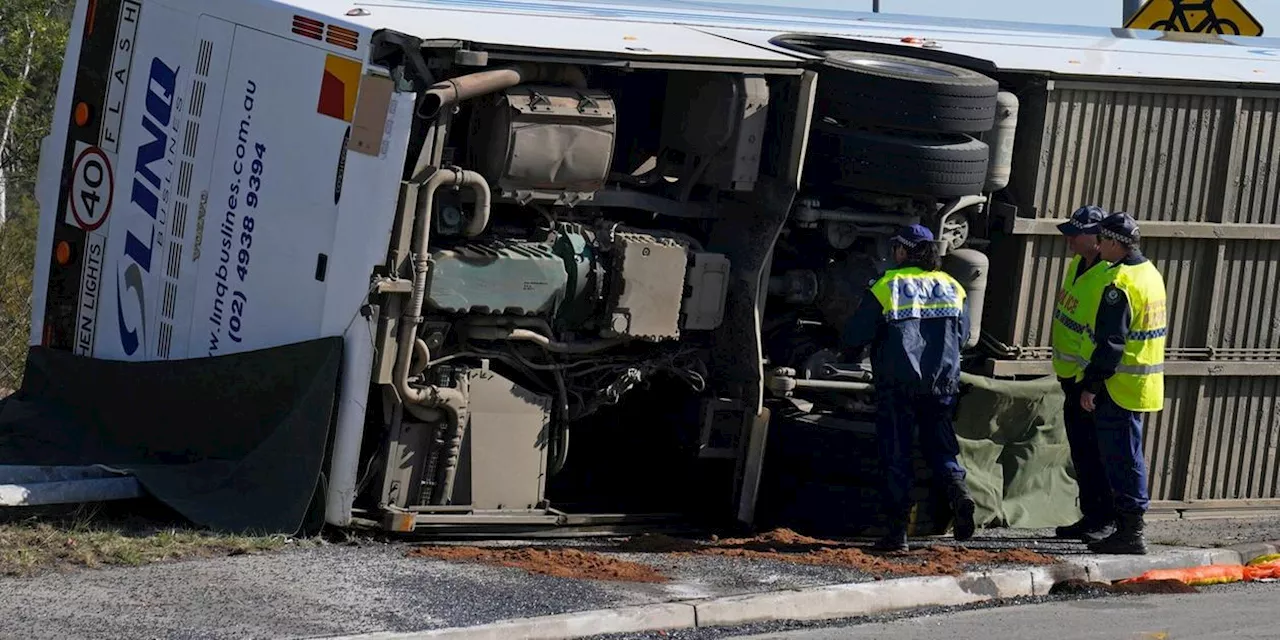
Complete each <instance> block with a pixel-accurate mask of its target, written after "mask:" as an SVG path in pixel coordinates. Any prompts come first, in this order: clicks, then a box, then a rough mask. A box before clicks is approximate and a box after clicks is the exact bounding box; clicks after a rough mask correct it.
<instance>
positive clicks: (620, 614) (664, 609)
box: [325, 542, 1280, 640]
mask: <svg viewBox="0 0 1280 640" xmlns="http://www.w3.org/2000/svg"><path fill="white" fill-rule="evenodd" d="M1278 549H1280V542H1273V543H1263V544H1246V545H1238V546H1235V547H1228V548H1223V549H1177V550H1172V551H1165V552H1161V553H1158V554H1152V555H1147V556H1110V557H1105V558H1089V559H1079V560H1077V559H1070V558H1068V559H1066V560H1065V561H1064V563H1063V564H1059V565H1054V566H1049V567H1035V568H1030V569H1008V570H1001V571H983V572H974V573H967V574H963V575H960V576H943V577H928V578H901V579H892V580H881V581H877V582H866V583H856V584H839V585H831V586H824V587H811V588H805V589H790V590H785V591H771V592H766V593H757V594H748V595H738V596H726V597H720V598H708V599H703V600H689V601H683V602H672V603H663V604H651V605H637V606H628V607H621V608H617V609H601V610H596V611H582V612H578V613H568V614H562V615H554V616H543V617H537V618H527V619H521V620H507V621H502V622H495V623H492V624H485V625H478V626H472V627H456V628H448V629H434V630H430V631H419V632H409V633H373V634H362V635H351V636H341V637H334V638H326V639H325V640H428V639H430V640H442V639H448V640H499V639H501V640H507V639H517V638H518V639H521V640H563V639H569V638H581V637H584V636H594V635H605V634H613V633H642V632H648V631H674V630H678V629H693V628H702V627H730V626H735V625H742V624H750V623H757V622H773V621H783V620H800V621H819V620H839V619H843V618H857V617H861V616H869V615H876V614H882V613H890V612H894V611H903V610H908V609H917V608H922V607H939V606H942V607H945V606H956V605H964V604H973V603H976V602H982V601H986V600H992V599H1007V598H1017V597H1025V596H1042V595H1047V594H1048V593H1049V590H1050V589H1052V588H1053V585H1055V584H1057V583H1059V582H1062V581H1065V580H1071V579H1079V580H1089V581H1098V582H1112V581H1115V580H1123V579H1126V578H1134V577H1137V576H1140V575H1142V574H1143V573H1145V572H1147V571H1149V570H1151V569H1180V568H1188V567H1198V566H1204V565H1212V564H1241V563H1248V562H1249V561H1251V560H1253V559H1254V558H1257V557H1260V556H1263V555H1267V554H1271V553H1277V552H1280V551H1277V550H1278Z"/></svg>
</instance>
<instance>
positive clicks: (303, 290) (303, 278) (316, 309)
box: [188, 26, 368, 357]
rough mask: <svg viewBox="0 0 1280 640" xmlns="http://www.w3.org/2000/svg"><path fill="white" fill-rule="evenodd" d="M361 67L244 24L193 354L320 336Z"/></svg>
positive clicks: (216, 172)
mask: <svg viewBox="0 0 1280 640" xmlns="http://www.w3.org/2000/svg"><path fill="white" fill-rule="evenodd" d="M362 70H363V64H362V63H361V61H359V60H357V59H354V58H349V57H346V56H341V55H337V54H332V53H327V52H325V51H324V50H322V49H320V48H318V47H313V46H310V45H307V44H303V43H299V42H296V41H292V40H289V39H286V38H283V37H279V36H275V35H271V34H268V33H265V32H262V31H257V30H254V29H250V28H248V27H245V26H237V27H236V31H235V37H234V45H233V48H232V51H231V58H230V64H229V67H228V71H227V76H226V90H225V94H224V96H223V100H222V108H221V109H222V111H221V117H220V122H219V124H218V127H217V139H216V142H215V143H214V144H215V150H214V153H213V158H212V162H211V164H210V165H209V166H207V167H202V169H203V170H204V171H207V172H210V173H211V175H212V179H211V181H210V183H209V188H208V194H209V195H208V202H207V206H205V210H204V211H203V213H202V214H201V216H200V219H199V222H198V223H197V231H196V235H197V237H199V238H200V243H199V263H198V273H199V282H198V284H197V285H196V287H195V302H194V312H193V314H192V319H191V334H190V339H189V344H188V356H189V357H202V356H217V355H223V354H228V353H236V352H240V351H248V350H253V349H261V348H266V347H272V346H277V345H281V344H287V343H291V342H298V341H302V340H309V339H314V338H318V337H320V336H321V322H322V318H323V315H324V301H325V297H326V294H327V293H328V288H329V287H330V286H331V285H330V283H329V278H328V269H329V265H328V260H329V256H331V255H333V253H334V243H335V237H334V236H335V231H336V228H337V217H338V203H339V201H340V196H341V191H342V181H343V165H344V162H345V159H346V157H347V153H348V146H349V142H350V131H351V122H352V120H353V117H354V115H353V114H354V110H355V103H356V96H357V93H358V88H359V82H360V75H361V72H362ZM354 241H357V238H339V239H338V242H343V243H348V242H354ZM367 276H368V274H367V273H366V274H364V277H366V278H367ZM367 286H368V285H367V284H366V285H364V286H363V287H362V288H367Z"/></svg>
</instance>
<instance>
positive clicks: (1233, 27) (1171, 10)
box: [1124, 0, 1262, 36]
mask: <svg viewBox="0 0 1280 640" xmlns="http://www.w3.org/2000/svg"><path fill="white" fill-rule="evenodd" d="M1124 28H1126V29H1152V30H1155V31H1181V32H1183V33H1215V34H1219V35H1229V36H1260V35H1262V23H1261V22H1258V19H1257V18H1255V17H1253V14H1251V13H1249V10H1248V9H1246V8H1244V5H1243V4H1241V3H1240V0H1149V1H1148V2H1147V3H1146V4H1144V5H1142V8H1141V9H1138V11H1137V12H1136V13H1134V14H1133V15H1132V16H1130V17H1129V20H1128V21H1127V22H1125V24H1124Z"/></svg>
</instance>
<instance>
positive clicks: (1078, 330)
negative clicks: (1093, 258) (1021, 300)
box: [1050, 256, 1114, 378]
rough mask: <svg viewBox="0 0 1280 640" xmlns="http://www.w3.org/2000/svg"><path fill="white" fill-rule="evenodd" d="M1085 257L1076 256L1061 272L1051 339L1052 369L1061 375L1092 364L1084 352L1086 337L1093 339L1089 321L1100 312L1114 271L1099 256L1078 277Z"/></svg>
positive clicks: (1070, 375) (1068, 375)
mask: <svg viewBox="0 0 1280 640" xmlns="http://www.w3.org/2000/svg"><path fill="white" fill-rule="evenodd" d="M1081 260H1082V258H1081V257H1080V256H1074V257H1073V258H1071V262H1070V264H1068V265H1067V272H1066V273H1065V274H1063V276H1062V286H1061V287H1060V288H1059V289H1058V301H1057V304H1056V306H1055V307H1054V310H1053V325H1052V328H1051V333H1050V339H1051V344H1052V345H1053V372H1054V373H1055V374H1056V375H1057V376H1058V377H1060V378H1074V377H1077V376H1079V375H1080V374H1081V373H1083V372H1084V368H1085V366H1086V365H1088V364H1089V360H1088V358H1086V357H1085V356H1084V355H1082V354H1083V352H1084V345H1083V343H1084V342H1085V341H1086V339H1092V337H1091V336H1090V337H1089V338H1086V336H1087V335H1088V333H1089V323H1090V322H1091V321H1092V320H1093V318H1094V317H1095V316H1097V314H1098V303H1099V301H1100V300H1101V298H1102V290H1103V289H1105V288H1106V286H1107V284H1109V283H1110V282H1111V277H1112V275H1114V274H1113V273H1112V272H1111V271H1110V269H1109V267H1110V266H1111V265H1110V264H1108V263H1107V262H1106V261H1105V260H1098V262H1096V263H1095V264H1094V265H1093V266H1092V267H1090V268H1089V270H1088V271H1085V272H1084V273H1082V274H1080V277H1079V278H1076V277H1075V276H1076V269H1078V268H1079V265H1080V262H1081Z"/></svg>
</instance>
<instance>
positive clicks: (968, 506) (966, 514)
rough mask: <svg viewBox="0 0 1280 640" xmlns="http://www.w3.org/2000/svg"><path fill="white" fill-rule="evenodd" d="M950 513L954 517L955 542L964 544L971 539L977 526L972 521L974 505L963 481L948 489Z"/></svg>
mask: <svg viewBox="0 0 1280 640" xmlns="http://www.w3.org/2000/svg"><path fill="white" fill-rule="evenodd" d="M949 493H950V498H951V511H952V513H953V514H954V515H955V534H956V541H957V542H964V541H966V540H968V539H970V538H972V537H973V532H974V531H975V530H976V529H977V525H976V524H975V523H974V521H973V512H974V508H975V507H976V505H975V504H974V502H973V497H972V496H970V495H969V487H968V486H966V485H965V483H964V482H963V481H961V482H955V483H952V484H951V487H950V491H949Z"/></svg>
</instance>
